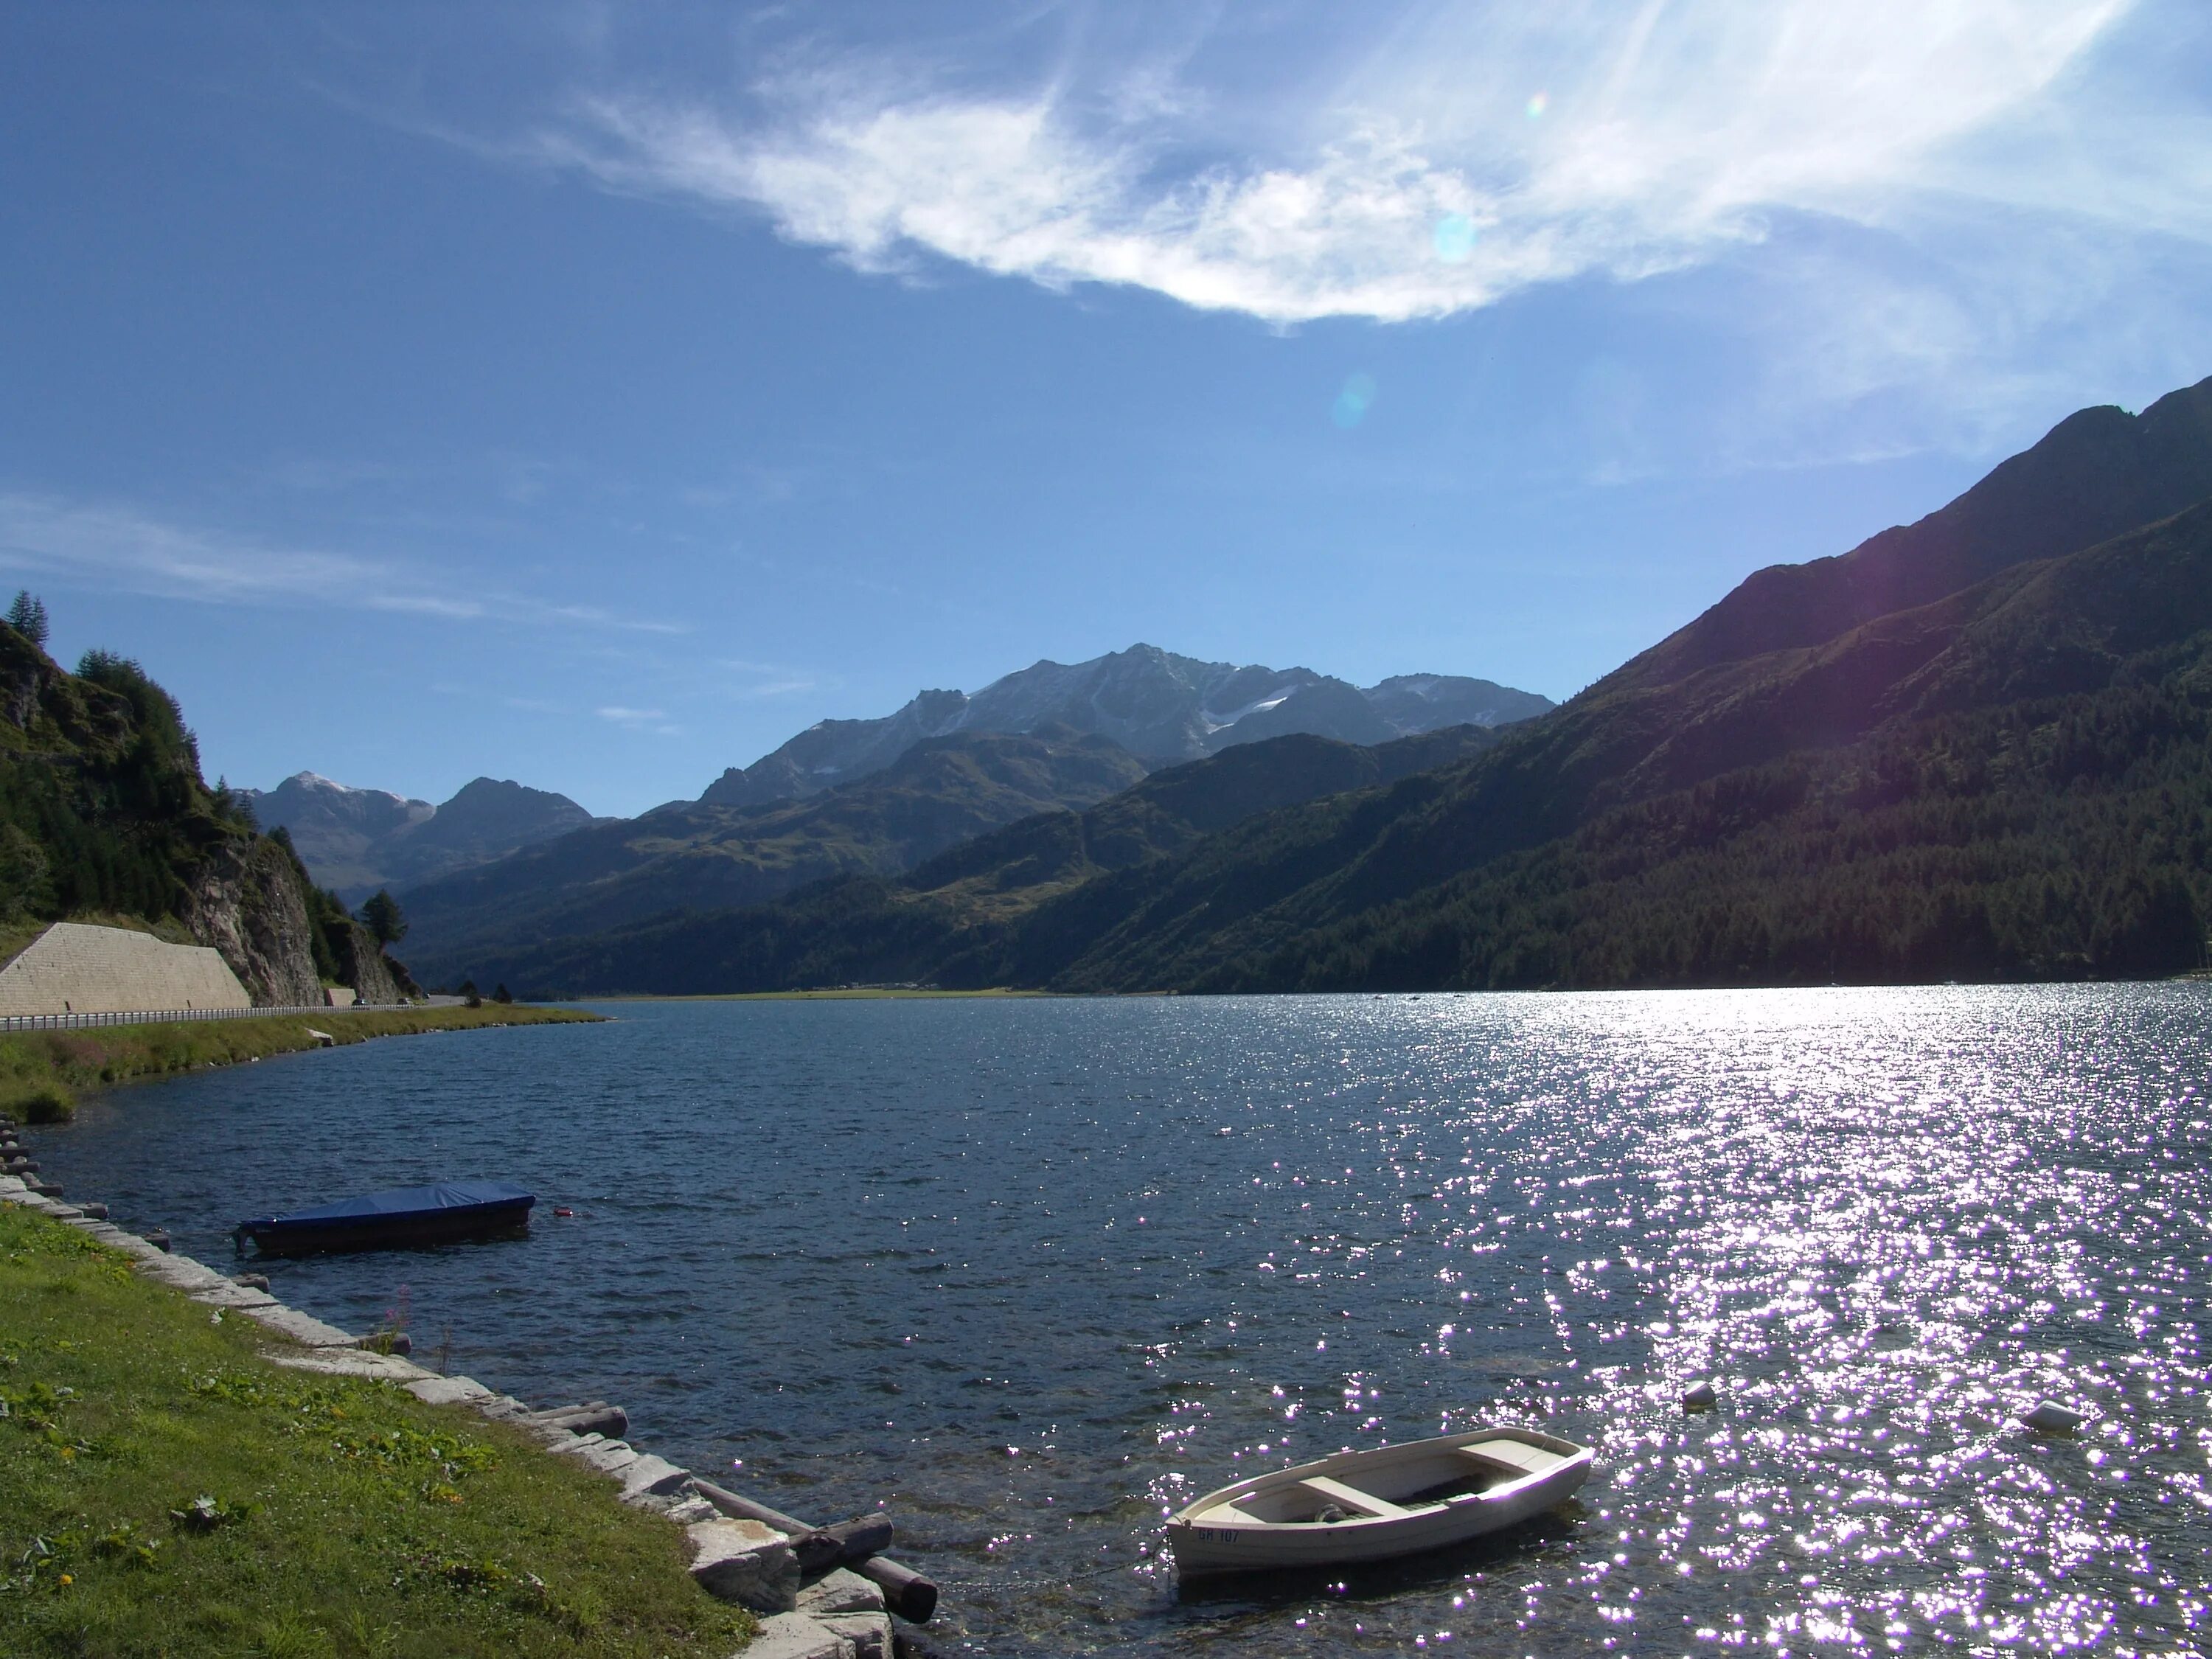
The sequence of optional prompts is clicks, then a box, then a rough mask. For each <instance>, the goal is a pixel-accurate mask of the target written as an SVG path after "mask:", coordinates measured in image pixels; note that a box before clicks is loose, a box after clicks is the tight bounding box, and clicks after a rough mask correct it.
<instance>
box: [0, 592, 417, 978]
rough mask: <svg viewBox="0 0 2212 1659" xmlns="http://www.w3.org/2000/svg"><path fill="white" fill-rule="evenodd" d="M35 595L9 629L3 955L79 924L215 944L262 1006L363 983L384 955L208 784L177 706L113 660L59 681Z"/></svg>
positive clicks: (0, 785)
mask: <svg viewBox="0 0 2212 1659" xmlns="http://www.w3.org/2000/svg"><path fill="white" fill-rule="evenodd" d="M26 600H27V596H24V597H23V598H22V599H19V600H18V604H17V607H16V610H15V613H14V614H15V618H16V620H15V622H12V623H11V622H0V950H4V951H9V952H12V951H13V950H14V949H15V948H19V947H20V946H21V945H22V944H24V943H26V942H27V940H28V939H30V938H31V937H32V936H33V934H34V933H36V931H37V929H38V928H39V927H41V926H43V925H44V924H45V923H46V922H49V921H60V920H63V919H65V918H72V917H74V918H78V919H82V920H88V921H104V922H112V923H122V924H125V925H132V924H135V925H138V926H142V927H148V928H150V929H152V930H154V931H157V932H161V933H166V934H167V935H168V936H170V937H172V938H174V939H179V940H183V939H191V940H192V941H195V942H197V943H199V944H203V945H213V946H215V947H216V949H217V950H219V951H222V955H223V957H224V959H225V960H226V961H227V962H228V963H229V964H230V967H231V969H232V971H233V972H234V973H236V974H237V975H238V976H239V978H240V981H243V982H244V984H245V985H246V989H247V990H248V992H249V993H251V994H252V996H253V999H254V1000H255V1001H256V1002H257V1003H260V1004H283V1003H289V1004H298V1003H305V1002H311V1001H313V1000H317V999H318V998H319V994H320V987H321V986H322V984H324V983H325V982H329V983H341V982H343V983H347V984H351V983H353V982H354V979H355V975H354V974H353V973H350V972H349V971H348V970H349V968H351V967H353V966H354V965H355V964H356V962H357V961H358V960H362V959H364V958H363V957H362V953H363V952H365V953H366V955H367V956H374V951H375V947H374V945H373V944H367V945H364V943H363V941H362V939H360V938H359V937H358V933H359V930H358V929H357V928H356V927H355V925H354V923H353V922H352V921H350V920H349V918H348V916H347V915H346V912H345V908H344V907H343V905H341V904H339V903H338V902H337V900H336V899H335V898H333V897H331V896H329V895H327V894H324V893H319V892H318V891H317V890H315V888H314V886H313V884H312V883H310V882H309V881H308V880H307V873H306V872H305V870H304V869H302V868H301V865H300V862H299V860H298V859H297V858H296V857H295V856H294V854H293V853H292V851H291V848H289V845H288V844H286V843H285V842H283V841H282V839H281V838H271V837H269V836H263V835H261V834H259V833H258V831H257V830H256V829H255V828H254V825H253V822H252V814H251V811H249V809H248V808H247V807H246V804H245V803H244V802H243V801H242V800H241V799H240V798H239V797H238V796H236V795H234V793H231V792H230V791H229V790H228V789H224V788H221V787H217V788H213V789H210V787H208V786H207V785H206V783H205V782H204V781H203V780H202V778H201V776H200V762H199V747H198V744H197V742H196V740H195V739H194V738H193V736H192V733H191V729H190V728H189V727H188V726H185V720H184V714H183V711H182V710H181V709H179V707H178V706H177V702H176V699H175V698H173V697H172V696H170V695H169V694H168V693H167V691H165V690H162V689H161V686H159V685H158V684H155V682H154V681H153V680H152V679H151V678H149V676H148V675H147V673H146V671H145V670H144V669H143V668H142V667H140V666H139V665H138V664H137V663H136V662H133V661H131V660H130V659H126V658H123V657H118V656H116V655H113V654H112V653H107V652H103V651H91V652H88V653H85V656H84V658H83V660H82V661H81V662H80V663H79V664H78V665H77V671H76V672H75V673H73V674H72V673H69V672H66V671H64V670H63V669H62V668H61V667H60V666H59V665H58V664H57V663H55V661H54V660H53V659H52V658H51V657H49V656H47V655H46V651H45V650H44V648H43V645H42V641H41V639H40V635H42V634H43V631H44V629H43V620H44V618H43V613H42V612H34V611H32V610H31V609H29V608H28V607H27V605H26V603H25V601H26ZM19 623H26V624H27V628H26V627H25V626H19V625H18V624H19Z"/></svg>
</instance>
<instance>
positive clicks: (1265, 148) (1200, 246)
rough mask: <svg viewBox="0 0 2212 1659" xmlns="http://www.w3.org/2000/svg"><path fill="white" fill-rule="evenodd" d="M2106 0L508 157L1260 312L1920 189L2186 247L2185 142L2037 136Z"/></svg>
mask: <svg viewBox="0 0 2212 1659" xmlns="http://www.w3.org/2000/svg"><path fill="white" fill-rule="evenodd" d="M2134 3H2135V0H1852V3H1850V4H1839V3H1837V0H1761V3H1758V4H1746V3H1743V0H1664V3H1662V0H1644V3H1641V4H1636V5H1630V4H1625V3H1621V0H1519V3H1492V4H1487V5H1481V4H1470V3H1465V0H1458V3H1441V0H1439V3H1427V4H1421V5H1416V6H1413V7H1410V8H1407V9H1405V10H1403V11H1402V12H1401V14H1399V15H1398V16H1397V19H1396V21H1395V26H1394V27H1391V28H1390V29H1389V32H1388V33H1387V37H1386V38H1384V39H1383V40H1382V41H1381V42H1380V44H1378V45H1376V46H1375V47H1374V48H1373V49H1372V50H1371V51H1370V52H1369V54H1368V56H1367V58H1366V59H1365V60H1364V62H1363V63H1361V64H1358V65H1356V66H1354V67H1353V68H1352V69H1351V70H1348V71H1342V72H1340V73H1339V74H1338V75H1337V76H1335V80H1334V89H1333V91H1332V92H1331V93H1330V94H1329V95H1328V96H1326V97H1323V98H1321V99H1318V100H1315V103H1314V106H1313V107H1312V109H1311V110H1310V112H1308V113H1306V114H1305V115H1304V117H1303V118H1301V119H1299V120H1297V121H1296V122H1294V123H1291V124H1290V128H1291V130H1290V131H1287V132H1285V131H1284V125H1285V124H1283V123H1282V122H1281V121H1280V120H1279V119H1275V120H1273V121H1263V120H1260V119H1258V118H1256V117H1255V118H1254V119H1252V120H1250V121H1247V122H1245V123H1244V125H1245V127H1246V128H1248V129H1257V128H1261V127H1265V128H1266V129H1267V131H1268V134H1269V136H1268V137H1267V140H1266V141H1265V142H1264V143H1253V142H1249V139H1241V138H1240V137H1239V136H1238V133H1237V126H1238V121H1237V115H1236V111H1235V108H1234V105H1235V100H1234V98H1233V97H1232V96H1231V93H1230V92H1229V91H1227V90H1225V89H1224V88H1219V87H1213V86H1206V85H1196V86H1193V85H1187V84H1179V85H1176V86H1161V87H1156V88H1154V90H1153V93H1152V95H1151V96H1148V97H1146V98H1145V99H1142V100H1131V99H1129V98H1127V97H1126V96H1121V95H1118V94H1117V93H1116V91H1115V88H1126V87H1127V85H1128V84H1130V83H1131V82H1130V73H1129V71H1128V69H1127V65H1126V64H1123V65H1112V64H1108V65H1094V66H1091V72H1090V74H1089V76H1088V79H1087V80H1086V77H1085V72H1084V70H1082V68H1081V66H1077V67H1075V68H1070V67H1068V66H1066V65H1065V64H1063V65H1062V66H1061V67H1060V69H1059V70H1057V71H1056V72H1055V74H1054V76H1053V78H1052V80H1051V81H1050V82H1049V83H1048V84H1047V85H1045V86H1043V87H1042V88H1039V87H1036V86H1033V85H1032V86H1028V87H1024V88H1017V89H1013V90H999V91H994V92H989V93H982V94H978V93H975V92H973V91H969V90H964V89H963V90H957V91H953V90H944V89H941V88H939V87H938V86H936V85H934V84H933V83H931V82H929V81H928V80H927V77H926V76H925V77H922V78H921V80H920V82H919V83H918V84H917V76H916V73H915V70H913V69H912V68H911V67H910V66H900V65H888V64H887V65H884V66H883V68H882V71H881V73H880V74H879V75H878V76H876V78H874V79H873V80H872V81H871V80H867V79H866V78H865V77H861V76H856V74H854V72H851V71H848V72H846V73H843V74H841V75H839V76H822V75H816V76H787V77H786V78H784V79H782V80H781V81H778V82H773V83H771V84H769V85H766V86H763V87H762V88H756V89H755V90H756V93H757V94H758V96H757V97H756V98H755V99H753V100H750V102H748V103H747V104H746V105H745V106H744V108H743V109H742V110H739V109H738V108H734V107H732V106H730V105H727V104H726V103H717V102H714V101H708V100H692V101H674V100H670V99H669V98H667V97H666V96H665V95H656V96H652V97H646V96H631V95H618V96H608V95H602V96H599V97H596V98H594V99H592V100H588V101H586V103H585V104H584V105H582V106H581V107H580V115H579V117H578V118H577V120H576V121H575V122H574V123H573V124H572V125H569V126H568V127H567V128H565V129H563V130H562V131H559V132H556V133H552V134H549V135H545V136H544V137H542V139H541V140H540V143H539V144H538V151H537V153H538V155H540V156H541V158H543V159H548V160H550V161H555V162H556V163H559V164H561V165H564V166H571V167H578V168H580V169H582V170H584V171H586V173H589V174H590V175H592V177H594V178H596V179H599V181H601V182H602V183H603V184H605V185H608V186H609V187H611V188H615V189H620V190H625V191H641V192H646V193H651V194H658V195H665V196H669V197H676V198H680V199H686V200H690V201H693V202H696V203H700V204H708V205H712V206H716V207H735V208H744V209H747V210H757V211H761V212H763V213H765V214H766V215H767V216H769V219H770V220H771V222H773V223H774V224H775V227H776V228H777V229H778V230H779V231H780V232H781V234H783V235H785V236H787V237H788V238H790V239H792V240H795V241H799V242H803V243H807V244H811V245H815V246H822V247H825V248H829V249H831V250H833V251H835V252H836V253H837V254H838V255H839V256H841V257H842V258H845V259H846V260H848V261H849V262H850V263H851V264H854V265H855V266H857V267H859V268H860V269H862V270H896V269H901V268H903V267H906V266H908V265H910V264H913V263H914V262H915V260H916V258H918V257H919V256H922V255H934V256H939V257H942V258H948V259H951V260H955V261H957V262H959V263H962V264H968V265H970V266H973V267H975V268H977V269H979V270H987V271H991V272H995V273H1000V274H1003V275H1008V276H1020V277H1025V278H1028V279H1030V280H1032V281H1036V282H1038V283H1044V284H1047V285H1048V286H1053V287H1065V286H1067V285H1070V284H1073V283H1117V284H1127V285H1131V286H1136V287H1141V288H1146V289H1153V290H1155V291H1158V292H1159V293H1161V294H1164V295H1170V296H1171V297H1173V298H1175V299H1176V300H1178V301H1182V302H1184V303H1186V304H1188V305H1191V306H1194V307H1200V308H1204V309H1212V310H1229V311H1237V312H1243V313H1249V314H1251V315H1254V316H1256V317H1260V318H1262V319H1267V320H1268V321H1271V322H1274V323H1278V324H1290V323H1296V322H1300V321H1304V320H1307V319H1316V318H1321V317H1328V316H1354V317H1366V318H1372V319H1380V320H1383V321H1402V320H1407V319H1414V318H1421V317H1435V316H1442V315H1446V314H1449V313H1455V312H1459V311H1464V310H1468V309H1471V308H1475V307H1482V306H1485V305H1487V304H1491V303H1492V302H1494V301H1497V300H1498V299H1500V298H1502V297H1504V296H1505V295H1510V294H1512V293H1514V292H1516V291H1518V290H1521V289H1527V288H1528V287H1530V286H1532V285H1535V284H1540V283H1555V282H1559V281H1563V280H1566V279H1569V278H1572V277H1575V276H1583V275H1589V274H1600V275H1604V276H1612V277H1615V278H1622V279H1633V278H1637V277H1641V276H1650V275H1652V274H1654V273H1656V272H1660V271H1664V270H1674V269H1680V268H1682V267H1685V266H1688V265H1692V264H1698V263H1700V262H1703V261H1705V260H1707V259H1709V258H1713V257H1715V256H1716V255H1717V253H1719V252H1723V251H1725V250H1726V249H1728V248H1730V247H1733V246H1741V245H1743V244H1746V243H1747V242H1753V241H1757V240H1760V239H1761V238H1762V237H1763V236H1764V235H1765V233H1766V229H1767V227H1768V224H1769V222H1770V218H1771V216H1772V215H1774V214H1776V213H1815V214H1825V215H1832V216H1838V217H1841V218H1844V219H1848V220H1853V221H1856V222H1861V223H1865V224H1887V223H1892V222H1896V221H1898V220H1899V218H1900V216H1906V215H1908V214H1909V213H1911V212H1916V211H1924V210H1925V204H1927V202H1928V201H1929V200H1930V199H1931V198H1933V197H1939V196H1949V197H1956V198H1960V199H1963V200H1966V201H1967V202H1969V203H1974V202H1978V203H1984V204H1996V203H2003V204H2015V205H2025V206H2032V207H2033V208H2034V209H2036V210H2042V211H2063V212H2067V213H2074V214H2080V215H2087V216H2115V215H2119V216H2126V217H2127V218H2128V219H2129V220H2130V222H2131V223H2134V222H2141V223H2142V224H2145V225H2155V226H2156V227H2157V228H2160V229H2161V230H2163V231H2165V232H2166V233H2167V234H2185V235H2188V236H2191V237H2196V238H2199V239H2207V240H2212V210H2208V209H2207V207H2206V198H2205V197H2204V195H2203V193H2202V191H2200V190H2198V189H2197V185H2199V184H2200V183H2201V182H2202V180H2201V178H2200V175H2202V174H2203V173H2204V172H2205V171H2206V168H2207V164H2206V163H2205V162H2204V161H2203V159H2202V156H2201V155H2200V156H2199V157H2197V159H2194V160H2191V159H2189V158H2188V157H2186V156H2185V155H2176V156H2167V155H2164V154H2163V153H2162V151H2161V149H2160V146H2159V145H2158V144H2157V143H2154V142H2151V141H2149V140H2147V139H2146V138H2145V137H2144V136H2143V134H2144V131H2145V124H2146V122H2147V121H2148V119H2149V117H2148V115H2147V114H2146V113H2145V112H2142V111H2136V112H2133V113H2132V115H2131V114H2130V112H2128V111H2125V110H2113V111H2112V112H2110V114H2111V115H2112V130H2111V131H2110V132H2108V133H2106V134H2104V135H2102V136H2101V137H2100V138H2099V140H2098V143H2095V144H2086V145H2085V144H2083V143H2079V142H2075V141H2074V139H2073V138H2070V137H2064V135H2068V134H2072V133H2073V128H2072V127H2071V125H2070V124H2069V121H2068V120H2067V118H2065V115H2064V113H2063V109H2059V106H2060V105H2062V104H2063V100H2065V99H2067V98H2069V97H2075V96H2077V95H2079V94H2080V88H2077V87H2075V86H2073V85H2072V83H2071V82H2069V80H2068V77H2069V76H2076V77H2077V78H2078V71H2079V70H2080V69H2081V65H2082V64H2083V63H2084V62H2085V60H2086V58H2087V57H2088V56H2089V55H2090V54H2091V53H2092V52H2093V48H2094V47H2095V46H2097V44H2098V43H2099V42H2100V40H2101V39H2103V38H2105V37H2106V36H2107V35H2108V34H2109V33H2110V32H2111V31H2112V29H2113V27H2114V26H2115V25H2116V24H2117V23H2118V21H2121V20H2122V19H2123V18H2124V16H2125V15H2127V14H2128V13H2129V12H2130V10H2131V9H2133V5H2134ZM1181 73H1182V75H1184V76H1200V74H1201V71H1200V69H1199V68H1198V67H1197V66H1196V65H1195V64H1191V65H1188V66H1186V67H1185V69H1184V70H1182V71H1181ZM1538 93H1541V94H1544V99H1543V101H1542V105H1541V110H1542V112H1541V115H1540V116H1532V115H1531V114H1530V110H1531V108H1532V107H1534V106H1533V105H1532V99H1533V98H1534V94H1538ZM2054 110H2057V111H2058V112H2056V113H2054ZM2013 134H2017V135H2018V137H2017V142H2012V141H2011V140H2010V139H2008V140H2007V141H2006V142H1996V141H1995V140H1994V139H1993V137H1992V135H2013ZM2076 137H2078V135H2076ZM2062 152H2063V157H2064V161H2065V164H2064V165H2063V166H2061V165H2057V164H2055V163H2054V161H2053V160H2052V158H2053V156H2054V155H2059V154H2061V153H2062ZM2122 175H2125V176H2124V183H2123V182H2121V180H2122ZM1440 228H1441V230H1442V232H1443V234H1439V232H1440ZM1469 232H1472V236H1471V238H1470V237H1469V235H1468V233H1469Z"/></svg>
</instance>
